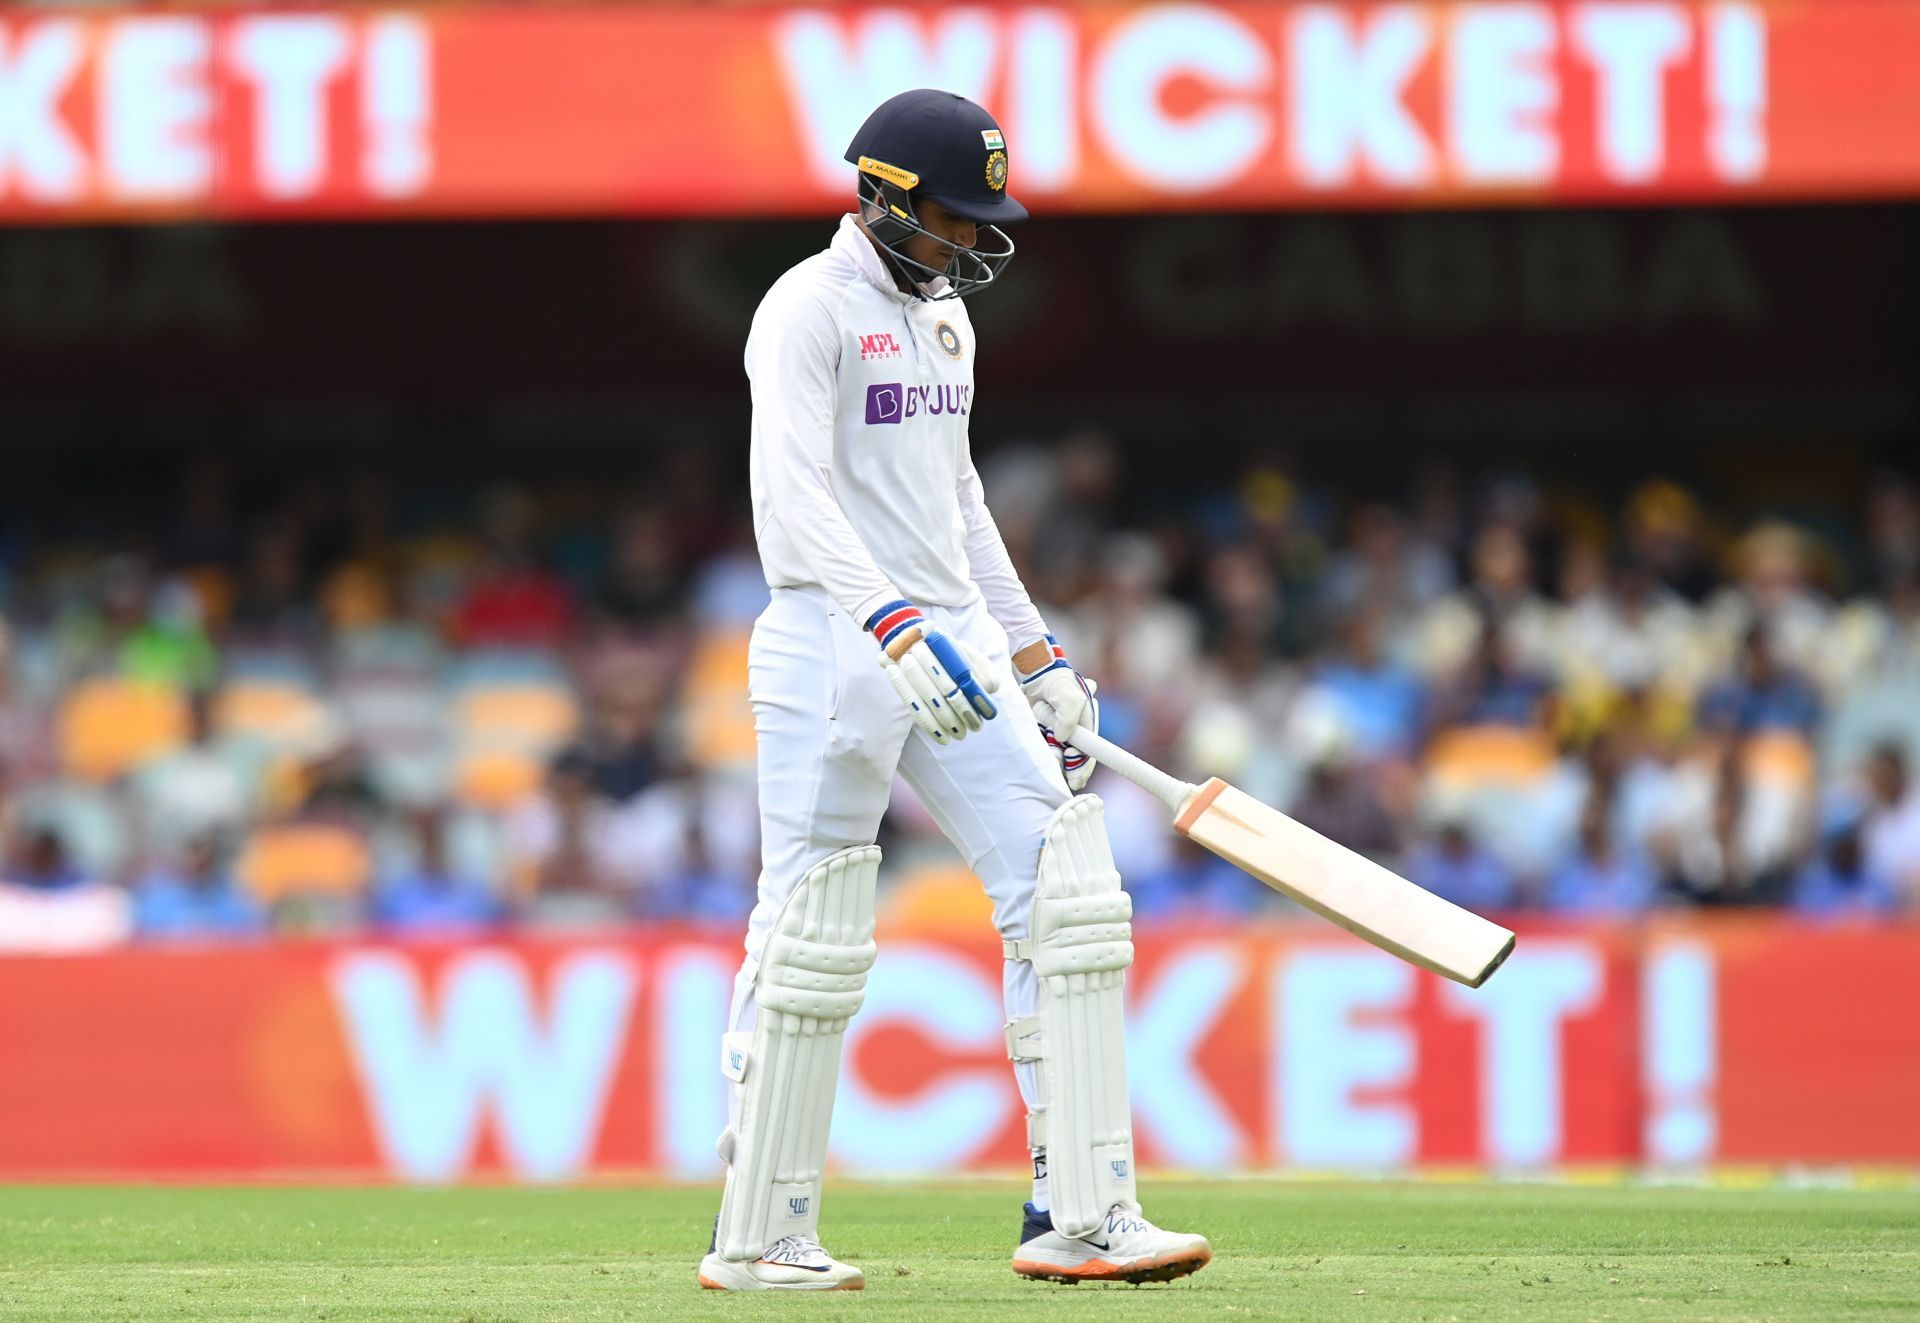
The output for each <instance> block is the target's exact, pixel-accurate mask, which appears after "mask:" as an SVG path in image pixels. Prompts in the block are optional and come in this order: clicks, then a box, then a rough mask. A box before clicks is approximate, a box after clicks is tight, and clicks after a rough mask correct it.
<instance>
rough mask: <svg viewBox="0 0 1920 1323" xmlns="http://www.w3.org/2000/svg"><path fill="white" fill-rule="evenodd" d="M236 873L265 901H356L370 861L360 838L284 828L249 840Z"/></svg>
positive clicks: (335, 830)
mask: <svg viewBox="0 0 1920 1323" xmlns="http://www.w3.org/2000/svg"><path fill="white" fill-rule="evenodd" d="M234 873H235V875H236V876H237V877H238V878H239V879H240V884H241V885H242V886H244V887H246V888H247V889H248V890H249V891H251V892H252V893H253V894H254V895H256V896H258V897H259V898H260V899H261V900H263V901H269V902H271V901H275V900H279V899H280V898H282V897H283V896H293V895H301V896H354V895H358V894H359V893H361V892H363V891H365V890H366V888H367V883H368V881H369V880H370V879H371V877H372V875H373V856H372V854H371V853H370V852H369V851H368V849H367V843H366V842H365V841H364V840H362V839H361V837H360V835H359V833H358V832H355V831H352V830H351V829H349V828H346V827H342V826H338V825H336V824H333V823H315V822H306V823H282V824H279V825H275V826H268V827H261V828H260V829H259V830H257V831H255V832H254V833H253V835H252V836H251V837H249V838H248V840H247V844H246V848H245V849H243V850H242V851H241V852H240V858H239V861H238V862H237V863H236V864H235V865H234Z"/></svg>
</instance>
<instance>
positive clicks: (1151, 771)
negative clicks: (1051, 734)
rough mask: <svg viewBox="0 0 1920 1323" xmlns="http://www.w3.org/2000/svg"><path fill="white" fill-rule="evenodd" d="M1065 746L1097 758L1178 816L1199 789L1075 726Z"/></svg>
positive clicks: (1109, 741) (1102, 737)
mask: <svg viewBox="0 0 1920 1323" xmlns="http://www.w3.org/2000/svg"><path fill="white" fill-rule="evenodd" d="M1064 743H1067V744H1071V745H1072V746H1073V747H1074V748H1076V749H1078V750H1080V752H1082V753H1084V754H1088V755H1091V756H1092V757H1094V758H1097V759H1098V760H1099V761H1101V762H1102V763H1105V764H1106V765H1107V766H1108V767H1111V768H1112V769H1113V770H1114V771H1116V772H1118V773H1120V775H1122V776H1124V777H1126V778H1127V780H1129V781H1131V782H1133V783H1134V784H1135V785H1137V786H1139V787H1140V788H1141V789H1142V790H1144V791H1146V792H1147V793H1148V794H1149V795H1152V796H1153V797H1154V798H1155V799H1157V800H1159V801H1160V802H1161V803H1162V804H1165V805H1166V806H1167V807H1168V808H1170V809H1172V810H1173V811H1174V812H1175V813H1178V812H1180V810H1181V809H1182V808H1183V807H1185V806H1186V802H1187V797H1188V796H1189V795H1191V794H1193V792H1194V791H1196V790H1198V789H1199V788H1200V787H1199V786H1196V785H1193V784H1191V783H1190V782H1186V781H1182V780H1181V779H1180V778H1179V777H1177V776H1173V775H1170V774H1169V773H1166V772H1163V771H1161V770H1160V769H1159V768H1158V767H1155V766H1154V765H1153V764H1152V763H1150V762H1148V761H1147V760H1146V759H1145V758H1142V757H1140V756H1139V755H1137V754H1132V753H1128V752H1127V751H1126V750H1125V749H1123V748H1121V747H1120V746H1119V745H1117V744H1115V743H1114V742H1113V741H1112V740H1110V739H1107V738H1105V737H1104V736H1101V735H1096V734H1094V733H1093V732H1092V731H1090V730H1087V729H1085V728H1083V727H1080V726H1076V727H1074V729H1073V733H1072V734H1071V735H1069V736H1067V738H1066V740H1065V741H1064Z"/></svg>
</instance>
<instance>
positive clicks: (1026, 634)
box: [958, 456, 1047, 651]
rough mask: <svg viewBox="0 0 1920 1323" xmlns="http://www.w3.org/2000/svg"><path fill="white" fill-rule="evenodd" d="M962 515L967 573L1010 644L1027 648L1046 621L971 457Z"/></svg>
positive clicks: (963, 479)
mask: <svg viewBox="0 0 1920 1323" xmlns="http://www.w3.org/2000/svg"><path fill="white" fill-rule="evenodd" d="M958 494H959V497H960V516H961V519H962V520H963V521H964V522H965V524H966V545H967V572H968V574H969V575H970V576H971V577H972V579H973V581H974V582H975V583H977V584H978V585H980V595H981V596H982V597H984V598H985V599H986V603H987V610H988V611H989V612H991V613H992V615H993V618H994V619H995V620H996V621H998V622H999V623H1000V628H1002V629H1004V630H1006V631H1007V643H1008V646H1009V647H1011V648H1013V649H1014V650H1016V651H1017V650H1018V649H1020V648H1022V647H1025V646H1026V645H1027V644H1029V643H1032V642H1033V641H1034V640H1035V639H1037V638H1039V637H1041V636H1042V635H1044V634H1045V633H1046V632H1047V626H1046V622H1045V621H1043V620H1042V619H1041V618H1040V612H1039V611H1038V610H1037V609H1036V608H1035V607H1034V605H1033V599H1032V598H1031V597H1029V596H1028V595H1027V587H1026V585H1025V584H1023V583H1021V582H1020V575H1019V574H1018V573H1017V572H1016V571H1015V570H1014V568H1013V558H1012V557H1010V556H1009V555H1007V544H1006V540H1005V539H1004V538H1002V537H1001V536H1000V526H999V525H998V524H996V523H994V522H993V512H992V511H991V510H989V509H987V500H986V493H985V491H984V490H983V489H982V487H981V485H980V473H979V471H978V470H977V469H975V468H974V466H973V459H972V457H971V456H967V457H966V458H965V460H964V462H963V466H962V468H961V472H960V483H959V493H958Z"/></svg>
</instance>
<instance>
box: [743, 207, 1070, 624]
mask: <svg viewBox="0 0 1920 1323" xmlns="http://www.w3.org/2000/svg"><path fill="white" fill-rule="evenodd" d="M973 353H974V342H973V325H972V323H971V322H969V321H968V320H967V310H966V308H965V307H964V306H962V304H961V302H960V300H959V299H942V300H940V301H938V302H928V301H926V300H922V299H918V298H915V297H913V296H911V295H907V294H902V293H901V292H900V290H899V289H898V287H897V286H896V285H895V284H894V282H893V277H892V275H891V273H890V272H889V270H888V268H887V267H886V265H885V264H884V263H883V262H882V261H881V258H880V255H879V254H878V253H877V252H875V251H874V249H873V245H872V243H871V242H870V241H869V240H868V239H867V237H866V235H865V234H864V233H863V232H862V231H861V230H860V228H859V226H858V225H857V224H856V223H855V221H854V218H853V217H852V216H846V217H843V218H842V219H841V222H840V230H839V232H838V233H837V234H835V235H834V238H833V242H832V244H831V245H829V246H828V247H827V249H826V250H825V251H824V252H821V253H816V254H815V255H814V256H812V257H809V258H808V259H807V260H806V261H804V262H801V263H800V264H799V265H798V266H795V267H794V268H793V269H792V270H790V271H788V272H787V273H786V274H785V275H784V276H782V277H780V279H779V280H778V281H776V282H774V286H773V288H772V289H770V290H768V291H767V296H766V297H765V298H764V299H762V300H761V302H760V307H759V310H758V311H757V312H755V313H754V317H753V329H752V331H751V332H750V333H749V334H748V336H747V354H746V366H747V377H748V379H749V380H750V381H751V382H752V387H753V436H752V454H751V459H750V467H751V477H752V488H753V528H754V536H755V538H756V539H757V540H758V542H759V545H760V563H761V566H762V568H763V569H764V570H765V571H766V576H767V583H768V584H769V585H770V586H772V587H775V588H785V587H798V586H806V585H817V586H819V587H821V588H823V589H825V590H826V592H827V593H828V595H829V596H831V597H832V598H833V599H834V601H836V602H837V603H839V604H840V606H841V607H842V608H843V609H844V610H845V611H846V612H847V613H848V614H849V615H850V616H851V617H852V618H853V620H854V622H855V623H856V624H864V623H865V622H866V620H867V618H868V617H869V616H871V615H872V614H873V613H874V612H875V611H876V610H878V609H879V608H880V607H881V606H884V605H885V604H887V603H888V602H891V601H894V600H896V599H898V598H906V599H907V600H908V601H911V602H914V603H916V604H919V605H926V606H959V605H961V604H963V603H965V602H967V601H969V600H971V599H972V598H973V597H974V595H975V593H976V589H977V591H978V593H979V594H980V595H981V596H983V597H984V598H985V600H986V603H987V608H988V610H989V611H991V612H992V614H993V617H994V619H995V620H997V621H998V622H999V623H1000V625H1001V627H1002V628H1004V629H1005V630H1006V631H1007V636H1008V639H1009V642H1010V644H1011V645H1012V646H1013V647H1015V648H1018V647H1021V646H1024V645H1025V644H1027V643H1029V642H1032V641H1033V640H1034V639H1037V638H1039V637H1040V636H1041V635H1042V634H1044V633H1045V632H1046V626H1045V625H1044V624H1043V623H1042V622H1041V619H1040V615H1039V613H1038V612H1037V611H1035V610H1034V607H1033V603H1032V601H1031V600H1030V599H1029V598H1028V596H1027V593H1026V589H1025V588H1024V587H1022V586H1021V583H1020V580H1019V577H1018V576H1017V575H1016V574H1015V573H1014V570H1013V565H1012V563H1011V562H1010V561H1009V560H1008V558H1007V552H1006V547H1005V545H1004V544H1003V543H1002V542H1001V540H1000V532H999V529H998V528H996V527H995V526H994V523H993V517H992V515H990V514H988V512H987V508H986V504H985V502H984V500H983V499H982V496H981V490H980V477H979V475H978V474H977V473H976V472H975V471H974V467H973V457H972V454H971V452H970V450H969V448H968V444H967V420H968V418H969V416H970V415H971V413H972V409H973V398H974V397H973Z"/></svg>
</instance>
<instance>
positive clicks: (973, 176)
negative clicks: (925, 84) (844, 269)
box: [846, 88, 1027, 299]
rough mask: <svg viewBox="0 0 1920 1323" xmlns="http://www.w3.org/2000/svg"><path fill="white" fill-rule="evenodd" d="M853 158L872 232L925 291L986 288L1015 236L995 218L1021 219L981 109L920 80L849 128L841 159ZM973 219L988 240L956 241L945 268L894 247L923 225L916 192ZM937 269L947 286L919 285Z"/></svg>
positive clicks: (1009, 256)
mask: <svg viewBox="0 0 1920 1323" xmlns="http://www.w3.org/2000/svg"><path fill="white" fill-rule="evenodd" d="M846 159H847V160H848V161H849V162H850V163H851V164H853V165H855V166H858V167H859V170H860V174H859V185H858V187H859V196H860V201H861V203H862V204H863V205H862V206H861V216H862V218H863V219H865V220H866V222H867V228H868V229H869V230H871V231H872V232H873V237H874V238H876V239H878V240H879V241H880V243H881V245H882V246H883V247H884V248H885V249H886V250H887V252H888V253H889V254H890V255H891V256H892V258H893V261H894V264H895V265H896V267H898V268H899V269H900V270H901V271H902V273H903V274H904V275H905V276H906V277H907V282H908V284H910V285H912V286H913V287H914V289H915V290H917V291H918V292H919V294H920V297H921V298H925V299H950V298H956V297H958V296H959V295H962V294H970V293H972V292H973V291H974V290H977V289H985V288H986V287H987V286H988V285H991V284H992V283H993V282H994V281H995V280H997V279H998V278H999V276H1000V273H1001V272H1002V271H1004V270H1005V269H1006V265H1007V263H1008V262H1010V261H1012V260H1013V240H1011V239H1009V238H1008V237H1007V235H1006V231H1004V230H1002V229H1001V228H1000V227H1001V226H1002V225H1005V224H1009V223H1011V222H1013V221H1021V220H1025V219H1026V218H1027V209H1026V208H1025V207H1023V206H1021V205H1020V204H1019V203H1018V202H1015V201H1014V200H1013V198H1011V197H1010V196H1008V194H1007V140H1006V138H1005V136H1004V135H1003V134H1002V133H1001V132H1000V126H999V125H998V124H997V123H995V122H994V118H993V116H991V115H989V114H988V113H987V112H986V110H985V109H983V108H982V107H980V106H978V105H975V104H974V103H973V102H971V101H969V100H967V99H966V98H965V97H963V96H959V95H956V94H955V93H952V92H939V91H935V90H933V89H932V88H920V89H919V90H917V91H913V92H902V93H901V94H900V95H899V96H896V97H890V98H889V99H887V100H886V101H883V102H881V103H880V107H879V109H877V110H875V111H874V112H873V113H872V114H871V115H869V116H867V122H866V123H864V124H862V125H861V126H860V131H859V132H858V133H856V134H854V135H853V141H852V143H850V144H848V146H847V158H846ZM922 198H926V199H930V200H932V201H934V202H937V203H939V204H940V205H941V206H943V207H945V208H946V209H947V210H948V211H951V212H955V213H957V214H958V215H961V216H965V217H966V218H967V219H969V220H971V221H975V222H977V223H979V225H980V226H981V227H982V229H983V230H984V235H983V236H982V237H984V238H986V239H988V241H989V242H991V244H992V245H993V246H992V247H991V248H988V249H986V250H984V251H983V250H982V249H981V248H980V247H978V246H977V245H976V247H974V248H971V249H966V248H962V249H957V250H955V252H954V256H953V261H952V263H951V264H950V266H949V268H948V269H947V270H945V271H940V270H936V269H934V268H933V267H930V266H928V265H926V264H925V263H924V262H916V261H914V260H913V259H912V258H910V257H908V256H907V255H906V254H905V253H903V252H901V251H900V246H901V245H902V244H903V243H905V242H906V241H907V240H908V239H909V238H911V237H913V236H914V235H916V234H925V233H926V232H927V231H926V228H925V227H924V226H922V225H921V224H920V219H919V217H918V216H917V215H916V214H915V212H914V203H915V201H916V200H918V199H922ZM940 276H944V277H945V278H946V281H947V285H946V288H945V289H944V290H943V291H942V292H941V293H939V294H929V293H927V291H926V285H927V283H928V282H931V281H932V280H934V279H935V278H936V277H940Z"/></svg>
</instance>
